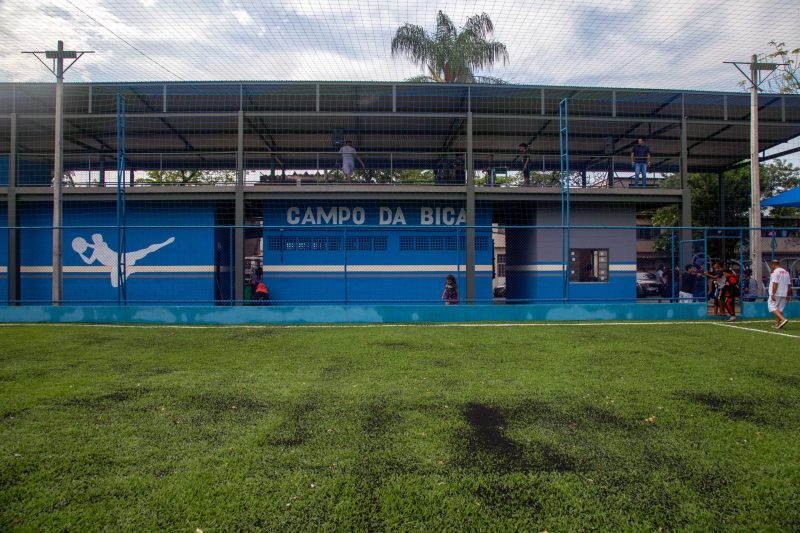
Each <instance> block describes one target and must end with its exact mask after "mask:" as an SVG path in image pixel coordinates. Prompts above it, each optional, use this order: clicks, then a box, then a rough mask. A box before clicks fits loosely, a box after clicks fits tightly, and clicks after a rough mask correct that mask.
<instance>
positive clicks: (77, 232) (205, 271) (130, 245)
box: [19, 202, 218, 304]
mask: <svg viewBox="0 0 800 533" xmlns="http://www.w3.org/2000/svg"><path fill="white" fill-rule="evenodd" d="M19 212H20V226H21V227H22V229H21V230H20V263H21V270H22V275H21V280H20V290H21V299H22V300H23V301H25V302H28V303H37V302H38V303H41V302H48V301H50V300H51V298H52V292H51V290H52V287H51V284H52V269H51V264H52V229H51V228H50V225H51V223H52V222H51V221H52V207H51V206H50V204H46V203H35V204H24V205H22V206H20V211H19ZM127 223H128V225H129V227H128V229H127V231H126V235H125V238H126V246H125V249H126V250H127V252H128V260H129V261H131V260H133V259H134V252H135V251H139V250H147V248H148V247H152V246H153V245H156V244H159V243H164V242H166V241H168V240H170V239H174V240H173V241H171V242H168V243H167V244H165V245H164V246H163V247H161V248H160V249H152V248H151V249H150V251H149V253H147V254H146V255H145V256H144V257H142V258H141V259H139V260H137V261H135V264H133V265H132V266H131V267H130V271H131V272H133V273H132V274H131V275H130V276H129V278H128V280H127V282H126V284H125V288H126V292H127V301H128V302H130V303H135V302H152V303H156V302H167V303H182V302H183V303H193V302H197V303H206V304H208V303H211V302H213V300H214V298H215V294H216V293H215V287H216V282H215V277H214V276H215V272H216V271H217V270H218V269H217V267H216V265H215V259H216V254H215V233H214V228H213V227H211V226H213V224H214V206H213V204H211V203H200V204H198V203H185V204H180V203H175V202H170V203H156V202H151V203H146V204H145V203H135V204H129V205H128V208H127ZM115 224H116V211H115V204H110V203H97V202H95V203H88V202H84V203H80V204H70V203H65V204H64V259H63V265H64V301H66V302H74V303H78V302H80V303H116V302H117V299H118V295H119V291H118V289H117V288H116V287H115V286H114V284H115V283H116V276H112V273H111V272H112V271H111V268H109V267H104V266H103V265H102V264H101V263H100V262H99V261H97V260H95V261H93V262H92V263H91V264H87V263H86V262H84V261H83V260H82V259H81V257H80V255H79V254H78V253H77V251H76V250H75V248H76V247H78V248H81V246H80V244H81V243H82V242H86V243H88V244H90V245H91V244H92V242H93V235H94V234H99V235H101V236H102V241H103V242H105V243H106V244H107V245H108V247H109V248H110V249H111V250H113V251H116V250H119V245H118V242H119V241H118V236H117V229H116V227H114V226H115ZM178 225H180V226H192V225H195V226H208V227H197V228H191V227H189V228H187V227H182V228H174V227H142V228H136V227H130V226H178ZM91 254H92V248H87V249H86V250H85V251H84V256H87V257H89V256H91ZM112 277H113V280H112Z"/></svg>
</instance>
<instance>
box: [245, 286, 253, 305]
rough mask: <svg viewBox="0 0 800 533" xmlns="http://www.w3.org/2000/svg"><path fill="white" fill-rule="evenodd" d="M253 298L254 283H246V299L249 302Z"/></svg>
mask: <svg viewBox="0 0 800 533" xmlns="http://www.w3.org/2000/svg"><path fill="white" fill-rule="evenodd" d="M252 299H253V286H252V285H245V286H244V301H245V302H249V301H251V300H252Z"/></svg>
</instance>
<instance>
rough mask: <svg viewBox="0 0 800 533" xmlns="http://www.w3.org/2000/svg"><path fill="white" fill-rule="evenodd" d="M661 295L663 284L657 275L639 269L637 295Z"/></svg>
mask: <svg viewBox="0 0 800 533" xmlns="http://www.w3.org/2000/svg"><path fill="white" fill-rule="evenodd" d="M660 295H661V285H659V284H658V281H656V275H655V274H651V273H650V272H642V271H639V272H637V273H636V297H637V298H653V297H658V296H660Z"/></svg>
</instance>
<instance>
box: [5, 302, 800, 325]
mask: <svg viewBox="0 0 800 533" xmlns="http://www.w3.org/2000/svg"><path fill="white" fill-rule="evenodd" d="M706 312H707V310H706V306H705V304H702V303H701V304H666V303H664V304H635V303H621V304H531V305H454V306H445V305H418V306H414V305H377V306H357V305H349V306H329V305H326V306H274V307H272V306H270V307H253V306H242V307H208V306H171V307H158V306H128V307H112V306H109V307H101V306H63V307H50V306H19V307H17V306H10V307H0V322H79V323H104V324H126V323H128V324H312V323H323V324H330V323H336V324H342V323H394V322H473V321H475V322H477V321H550V320H553V321H556V320H559V321H563V320H700V319H706V318H708V319H709V320H715V319H714V318H709V317H707V315H706ZM786 313H787V315H788V316H789V317H793V316H794V317H797V316H800V302H790V303H789V304H788V305H787V306H786ZM771 316H772V315H770V314H769V313H768V312H767V305H766V303H764V302H757V303H745V304H744V310H743V312H742V317H743V318H767V317H771ZM716 320H719V319H716Z"/></svg>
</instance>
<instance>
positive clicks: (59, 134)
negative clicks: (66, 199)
mask: <svg viewBox="0 0 800 533" xmlns="http://www.w3.org/2000/svg"><path fill="white" fill-rule="evenodd" d="M22 53H23V54H33V56H34V57H35V58H36V59H38V60H39V62H40V63H41V64H43V65H44V66H45V67H46V68H47V70H49V71H50V72H51V73H53V75H55V77H56V113H55V114H56V117H55V119H56V123H55V147H54V154H53V160H54V161H53V294H52V301H53V305H60V304H61V301H62V300H63V283H62V278H63V266H62V265H63V259H64V250H63V243H62V242H61V225H62V209H61V188H62V181H63V179H64V73H65V72H66V71H67V70H69V69H70V67H71V66H72V65H74V64H75V62H76V61H78V59H80V58H81V57H83V54H93V53H94V52H93V51H90V50H64V41H58V49H57V50H45V51H37V52H22ZM40 54H44V57H45V58H46V59H51V60H52V66H48V65H47V63H45V62H44V61H42V58H41V57H39V56H40ZM65 59H72V62H71V63H70V64H69V65H67V66H66V68H64V60H65Z"/></svg>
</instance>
